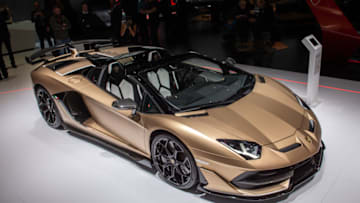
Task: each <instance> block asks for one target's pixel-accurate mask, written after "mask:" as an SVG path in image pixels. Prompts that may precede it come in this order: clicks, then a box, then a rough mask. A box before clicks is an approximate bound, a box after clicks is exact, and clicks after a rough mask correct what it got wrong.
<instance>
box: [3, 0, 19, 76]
mask: <svg viewBox="0 0 360 203" xmlns="http://www.w3.org/2000/svg"><path fill="white" fill-rule="evenodd" d="M10 23H12V17H11V13H10V10H9V8H8V7H7V6H6V5H5V4H0V69H1V72H2V76H3V77H4V78H7V77H8V72H7V68H6V65H5V62H4V59H3V53H2V44H3V43H4V44H5V47H6V49H7V50H8V54H9V57H10V61H11V65H12V67H13V68H16V64H15V58H14V55H13V52H12V48H11V42H10V33H9V29H8V27H7V24H10ZM0 79H2V77H1V76H0Z"/></svg>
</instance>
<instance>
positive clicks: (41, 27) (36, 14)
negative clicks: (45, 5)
mask: <svg viewBox="0 0 360 203" xmlns="http://www.w3.org/2000/svg"><path fill="white" fill-rule="evenodd" d="M31 21H32V22H33V23H35V30H36V33H37V35H38V37H39V40H40V46H41V49H44V47H45V45H44V42H45V39H46V40H47V42H48V44H49V46H50V47H51V46H52V45H53V44H52V41H51V37H50V27H49V25H48V21H47V19H46V16H45V13H44V11H43V10H42V9H41V8H40V3H39V2H38V1H34V10H33V12H32V13H31Z"/></svg>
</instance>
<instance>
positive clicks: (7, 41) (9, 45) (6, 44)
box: [0, 38, 16, 67]
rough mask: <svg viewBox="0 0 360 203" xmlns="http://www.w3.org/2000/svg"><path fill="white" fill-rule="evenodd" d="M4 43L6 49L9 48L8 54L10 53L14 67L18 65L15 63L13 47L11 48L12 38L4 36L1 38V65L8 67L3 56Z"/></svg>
mask: <svg viewBox="0 0 360 203" xmlns="http://www.w3.org/2000/svg"><path fill="white" fill-rule="evenodd" d="M2 43H4V44H5V47H6V49H7V50H8V54H9V57H10V61H11V65H12V66H13V67H15V66H16V63H15V58H14V55H13V52H12V48H11V43H10V38H4V39H0V55H1V59H0V67H6V66H5V63H4V60H3V58H2V54H3V53H2V48H1V47H2Z"/></svg>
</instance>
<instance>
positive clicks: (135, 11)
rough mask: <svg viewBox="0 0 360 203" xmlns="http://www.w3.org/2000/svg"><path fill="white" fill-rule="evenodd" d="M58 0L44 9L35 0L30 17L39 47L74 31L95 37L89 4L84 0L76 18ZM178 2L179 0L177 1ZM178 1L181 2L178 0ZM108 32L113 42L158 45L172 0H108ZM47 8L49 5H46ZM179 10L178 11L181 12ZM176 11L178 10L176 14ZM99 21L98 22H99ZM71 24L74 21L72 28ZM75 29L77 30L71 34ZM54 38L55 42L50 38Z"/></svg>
mask: <svg viewBox="0 0 360 203" xmlns="http://www.w3.org/2000/svg"><path fill="white" fill-rule="evenodd" d="M61 2H62V1H61V0H57V1H54V3H53V5H52V12H49V11H47V10H46V9H45V10H43V9H41V7H40V3H39V2H38V1H35V2H34V11H33V12H32V14H31V19H32V21H33V22H34V23H35V28H36V32H37V35H38V38H39V40H40V45H41V48H42V49H43V48H44V47H45V41H47V42H48V45H49V46H53V44H55V45H56V44H61V43H66V42H68V41H70V39H71V38H72V37H74V35H77V38H81V39H90V38H97V36H99V34H98V33H99V29H98V28H99V24H101V22H100V19H99V18H98V17H97V16H96V15H95V14H94V13H93V12H92V9H91V8H90V7H91V5H90V4H89V3H88V2H87V1H84V2H82V4H81V11H80V12H79V13H75V15H76V16H77V19H76V21H74V19H69V17H68V16H67V15H66V14H63V13H64V12H66V13H68V15H70V16H73V14H74V13H73V12H72V11H70V12H69V11H66V7H64V6H62V4H61ZM179 2H181V1H179ZM180 5H181V3H180ZM109 6H110V17H111V32H112V39H113V41H114V43H118V44H129V43H136V42H139V43H143V44H151V45H161V43H163V41H164V40H165V39H164V36H165V32H167V31H166V29H165V28H164V26H163V24H164V23H165V22H166V21H167V20H168V19H169V18H170V17H169V16H170V15H171V10H170V6H171V1H168V0H160V1H159V0H139V1H135V0H110V3H109ZM46 7H47V9H48V8H49V6H46ZM180 14H181V12H180ZM177 15H179V14H177ZM99 22H100V23H99ZM72 24H76V26H75V28H74V29H71V28H72ZM74 30H75V31H76V34H74ZM52 38H53V39H55V43H53V42H52V41H51V39H52Z"/></svg>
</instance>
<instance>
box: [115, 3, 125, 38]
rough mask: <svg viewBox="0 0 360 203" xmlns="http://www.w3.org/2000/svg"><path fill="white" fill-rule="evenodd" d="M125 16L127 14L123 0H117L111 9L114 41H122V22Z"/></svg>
mask: <svg viewBox="0 0 360 203" xmlns="http://www.w3.org/2000/svg"><path fill="white" fill-rule="evenodd" d="M125 17H126V14H125V11H124V8H123V4H122V0H115V5H114V7H113V9H112V11H111V27H112V30H113V40H114V43H119V42H120V39H121V36H120V32H121V24H122V21H123V20H125ZM123 18H124V19H123Z"/></svg>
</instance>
